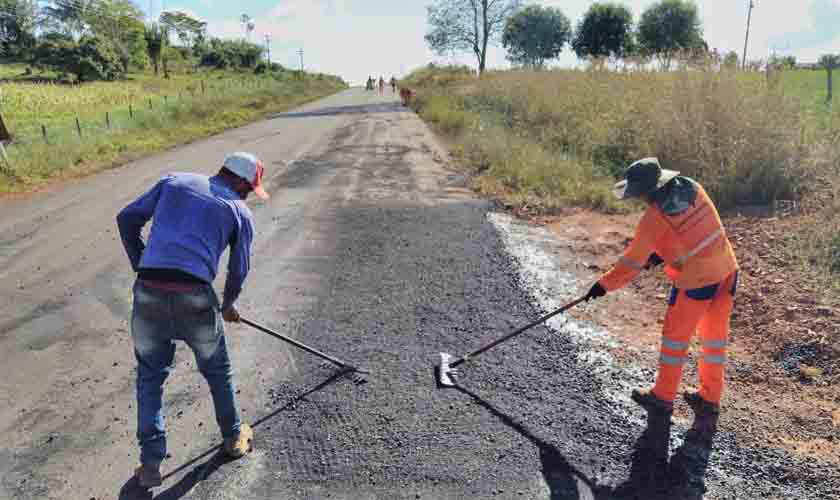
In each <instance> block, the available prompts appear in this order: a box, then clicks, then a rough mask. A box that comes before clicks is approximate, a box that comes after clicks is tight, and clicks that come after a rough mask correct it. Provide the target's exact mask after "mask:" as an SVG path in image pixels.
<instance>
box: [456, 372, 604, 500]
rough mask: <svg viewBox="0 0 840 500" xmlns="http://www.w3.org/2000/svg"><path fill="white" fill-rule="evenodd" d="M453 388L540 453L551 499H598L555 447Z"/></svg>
mask: <svg viewBox="0 0 840 500" xmlns="http://www.w3.org/2000/svg"><path fill="white" fill-rule="evenodd" d="M455 389H457V390H458V391H460V392H462V393H464V394H466V395H467V396H469V397H471V398H473V399H474V400H475V402H476V403H478V404H479V405H481V406H483V407H484V408H486V409H487V410H488V411H490V413H492V414H493V415H495V416H496V417H498V418H499V420H501V421H502V422H503V423H504V424H505V425H507V426H508V427H510V428H511V429H513V430H515V431H516V432H518V433H519V434H521V435H522V436H523V437H525V438H526V439H528V440H529V441H531V442H532V443H534V445H535V446H536V447H537V448H539V450H540V460H541V461H542V473H543V477H544V478H545V483H546V484H547V485H548V488H549V491H550V492H551V500H578V499H595V498H597V499H599V500H600V498H601V497H599V496H595V495H594V491H595V490H597V489H598V487H597V485H595V484H594V483H593V482H592V480H590V479H589V478H588V477H586V476H585V475H584V474H583V473H581V472H580V471H579V470H578V469H577V468H575V466H574V465H572V464H570V463H569V461H568V460H566V457H564V456H563V454H562V453H561V452H560V450H558V449H557V447H555V446H552V445H551V444H549V443H546V442H545V441H543V440H542V439H540V438H539V437H537V436H535V435H534V434H533V433H531V431H529V430H528V429H527V428H525V426H523V425H522V424H521V423H519V422H517V421H516V420H514V419H513V417H511V416H509V415H506V414H505V413H502V412H501V411H499V410H498V409H497V408H495V407H494V406H493V405H492V404H490V403H489V402H487V401H485V400H484V399H482V398H481V396H479V395H477V394H475V393H474V392H472V391H470V390H469V389H467V388H466V387H463V386H462V385H456V386H455Z"/></svg>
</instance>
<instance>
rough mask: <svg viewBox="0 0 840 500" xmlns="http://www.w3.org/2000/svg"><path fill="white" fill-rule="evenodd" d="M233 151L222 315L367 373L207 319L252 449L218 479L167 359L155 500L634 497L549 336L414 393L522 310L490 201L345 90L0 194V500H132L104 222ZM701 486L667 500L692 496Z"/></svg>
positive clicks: (411, 118) (724, 479) (632, 449)
mask: <svg viewBox="0 0 840 500" xmlns="http://www.w3.org/2000/svg"><path fill="white" fill-rule="evenodd" d="M234 150H248V151H251V152H254V153H256V154H257V155H259V156H261V157H262V158H263V159H264V160H266V162H267V164H268V165H269V179H268V188H269V191H271V192H272V193H273V198H272V199H271V200H269V201H268V202H253V204H252V208H253V210H254V214H255V217H256V227H257V234H256V238H255V246H254V250H253V258H252V264H253V271H252V274H251V276H250V277H249V281H248V283H247V285H246V289H245V291H244V293H243V296H242V299H241V301H240V311H241V312H242V313H243V314H244V315H247V316H249V317H251V318H252V319H255V320H257V321H261V322H264V323H266V324H268V325H269V326H271V327H274V328H276V329H278V330H280V331H282V332H284V333H287V334H288V335H290V336H293V337H295V338H297V339H300V340H302V341H304V342H308V343H311V344H312V345H314V346H318V347H320V348H322V349H323V350H326V351H328V352H331V353H332V354H334V355H337V356H339V357H342V358H346V359H348V360H351V361H353V362H356V363H359V364H362V365H364V366H365V367H366V368H368V369H370V370H371V371H372V372H373V373H372V375H370V376H369V379H368V383H366V384H364V385H355V384H354V383H353V382H352V381H350V380H348V379H346V378H343V377H335V376H334V374H335V370H334V369H332V368H330V367H325V366H322V365H321V363H319V361H318V360H317V359H314V358H312V357H311V356H310V355H308V354H306V353H303V352H301V351H299V350H295V349H294V348H291V347H289V346H286V345H284V344H283V343H281V342H279V341H277V340H275V339H272V338H270V337H268V336H265V335H263V334H261V333H259V332H256V331H254V330H252V329H249V328H247V327H245V326H240V325H237V326H233V327H229V328H228V333H227V335H228V338H229V346H230V349H231V352H232V356H233V359H234V364H235V368H236V371H237V374H236V376H237V382H238V385H239V387H240V390H241V392H240V396H239V397H240V400H241V404H242V407H243V411H244V413H245V416H246V418H247V419H248V420H249V421H251V422H254V423H255V430H256V435H257V437H256V440H255V445H256V449H255V451H254V453H252V454H251V455H250V456H248V457H247V458H245V459H243V460H240V461H238V462H231V463H225V461H224V460H221V459H220V458H219V457H218V456H217V455H215V454H214V453H213V448H214V446H215V445H216V444H217V439H218V437H217V435H216V429H215V424H214V420H213V417H212V408H211V405H210V399H209V394H208V391H207V389H206V387H205V384H204V381H203V380H202V379H201V377H200V375H198V373H197V372H196V371H195V367H194V362H193V360H192V359H191V356H190V354H189V352H188V350H186V349H184V348H183V346H181V347H179V351H178V353H177V355H176V358H177V361H176V369H175V373H174V374H173V375H172V376H171V377H170V379H169V381H168V383H167V386H166V397H167V404H168V408H169V412H168V424H169V430H170V441H171V457H170V458H169V459H168V460H167V461H166V462H165V463H164V470H163V471H164V473H165V474H167V479H166V482H165V484H164V486H163V487H162V488H160V489H157V490H155V491H154V492H153V495H154V498H159V499H177V498H202V499H204V498H209V499H238V498H249V499H250V498H254V499H268V498H294V499H309V498H312V499H316V498H318V499H320V498H331V499H347V500H350V499H353V500H356V499H373V498H382V499H385V498H387V499H399V498H411V499H416V498H424V499H425V498H441V499H443V498H446V499H449V498H525V499H543V498H546V499H548V498H550V499H587V498H597V499H600V500H604V499H607V498H616V497H628V498H633V497H637V498H653V497H654V496H655V494H654V493H651V492H649V491H648V489H647V488H648V486H646V485H647V484H648V483H646V482H645V481H647V480H648V479H649V476H651V475H653V476H655V475H656V473H657V470H659V469H661V468H660V467H659V465H660V464H659V463H658V462H657V461H656V457H657V456H659V455H658V454H657V453H656V451H655V449H654V448H656V447H655V446H653V445H651V444H650V443H649V442H648V440H643V439H640V436H641V435H642V432H641V431H642V427H641V426H640V425H639V423H638V422H639V415H638V414H636V415H635V416H633V417H632V418H628V415H626V414H625V413H626V412H624V410H623V409H621V408H618V409H616V403H615V402H614V401H612V400H610V399H609V398H605V397H603V396H601V394H603V393H604V391H603V387H602V386H603V384H604V383H605V382H604V381H603V380H602V379H601V378H599V377H594V376H591V375H590V373H589V370H591V365H590V364H588V363H586V362H585V360H583V361H582V360H581V359H582V358H583V357H584V356H581V351H580V347H579V346H578V345H577V344H575V343H574V342H571V341H569V340H568V339H567V338H565V337H564V336H561V335H557V334H556V333H553V332H552V331H550V330H548V329H547V328H538V329H536V330H535V331H534V332H533V333H532V334H530V335H529V336H527V337H523V338H522V340H521V341H517V342H514V343H511V344H508V345H506V347H505V349H499V350H497V351H493V352H491V353H488V354H487V355H486V356H485V357H483V358H482V362H481V363H479V364H476V365H474V366H471V367H470V372H469V377H466V378H465V380H464V382H463V383H464V386H463V387H461V388H460V389H453V390H448V391H441V390H437V389H436V388H435V386H434V382H433V378H432V368H431V367H432V361H433V360H434V357H435V353H437V352H438V351H440V350H442V349H445V350H447V351H450V352H455V353H461V352H464V351H465V350H467V349H471V348H473V347H475V346H477V345H479V344H481V343H482V342H485V341H487V340H489V339H493V338H495V337H496V336H497V335H498V333H499V331H501V330H504V329H506V328H509V327H510V326H512V325H517V324H521V323H524V322H528V321H530V320H531V319H533V318H534V317H535V314H537V312H538V311H536V310H535V309H534V307H533V305H532V303H531V301H530V300H529V298H528V296H527V294H526V293H524V292H523V291H522V288H521V286H520V275H519V272H518V268H517V265H516V262H515V261H514V260H513V259H512V257H510V256H509V254H508V253H507V252H506V251H505V247H504V243H503V242H502V240H501V239H500V237H499V234H498V233H497V232H496V230H495V229H494V227H493V225H492V224H491V223H490V222H488V219H487V212H488V210H490V208H491V206H490V203H489V202H486V201H482V200H478V199H475V198H474V197H472V196H471V195H470V194H469V193H468V192H467V191H466V190H465V189H464V188H463V182H464V181H463V179H461V178H459V176H458V175H455V174H453V173H451V172H448V171H446V170H445V169H444V168H443V167H442V164H441V158H442V157H443V156H444V154H445V153H443V151H442V150H441V149H440V148H439V146H438V145H437V144H436V142H435V140H434V138H433V137H432V136H431V134H430V133H429V131H428V130H427V129H426V128H425V127H424V125H423V124H422V123H421V122H420V121H419V119H418V118H417V117H416V116H415V115H413V114H412V113H409V112H406V111H405V110H404V109H403V108H401V107H400V106H398V104H397V103H396V99H395V98H394V97H393V96H392V95H390V94H389V95H386V96H384V97H383V96H379V95H377V94H373V93H367V92H364V91H363V90H357V89H353V90H349V91H346V92H344V93H342V94H339V95H336V96H333V97H330V98H327V99H324V100H321V101H319V102H317V103H313V104H311V105H309V106H305V107H303V108H301V109H300V110H296V111H294V112H291V113H286V114H281V115H278V116H276V117H273V118H271V119H269V120H266V121H263V122H260V123H256V124H253V125H250V126H247V127H243V128H240V129H237V130H233V131H230V132H228V133H225V134H222V135H220V136H217V137H214V138H211V139H208V140H205V141H200V142H197V143H195V144H192V145H188V146H185V147H182V148H179V149H177V150H174V151H171V152H168V153H165V154H161V155H157V156H154V157H151V158H148V159H145V160H142V161H138V162H134V163H132V164H129V165H126V166H125V167H123V168H119V169H115V170H112V171H108V172H105V173H102V174H100V175H97V176H94V177H91V178H88V179H84V180H81V181H76V182H73V183H71V184H69V185H65V186H62V187H60V188H55V189H52V190H50V191H48V192H43V193H39V194H36V195H33V196H30V197H28V198H27V199H26V200H16V201H6V202H0V370H2V372H0V373H2V378H0V436H2V437H3V441H4V442H3V446H2V447H0V498H21V499H36V498H39V499H40V498H51V499H52V498H54V499H71V498H83V499H87V498H97V499H99V498H103V499H105V498H107V499H115V498H121V499H129V498H152V494H143V493H141V492H138V491H136V489H135V488H133V484H132V482H131V481H130V480H129V478H130V474H131V471H132V469H133V467H134V466H135V465H136V461H137V455H138V454H137V449H136V444H135V440H134V438H133V434H134V429H135V426H134V419H135V409H134V389H133V384H134V381H133V373H134V358H133V354H132V347H131V341H130V336H129V333H128V323H127V318H128V317H129V312H130V307H129V304H130V296H129V289H130V285H131V282H132V278H133V277H132V274H131V273H130V269H129V266H128V262H127V259H126V257H125V256H124V254H123V251H122V248H121V246H120V244H119V241H118V238H117V236H116V234H115V225H114V222H113V218H114V215H115V213H116V212H117V211H118V210H119V209H120V208H121V207H122V206H123V205H124V204H126V203H127V202H128V201H130V200H131V199H133V198H134V197H135V196H137V195H138V194H139V193H140V192H142V191H143V190H144V189H146V188H147V187H149V186H150V185H151V184H152V183H153V182H154V181H155V180H156V179H157V178H158V177H159V176H160V175H162V174H164V173H166V172H169V171H173V170H187V171H199V172H203V173H208V174H210V173H212V172H214V171H215V170H216V169H217V167H218V165H219V164H220V162H221V159H222V158H223V156H224V155H225V154H226V153H228V152H231V151H234ZM222 279H223V277H220V280H219V283H218V284H219V285H220V284H221V280H222ZM639 413H640V412H639ZM653 442H654V443H655V440H653ZM640 443H641V444H640ZM665 445H666V446H667V443H665ZM728 446H729V448H728V449H733V447H735V446H736V445H728ZM684 448H685V447H683V448H680V449H679V450H677V456H681V457H682V459H683V460H689V461H692V460H693V461H694V462H695V463H700V464H699V465H697V467H696V468H699V469H700V470H701V472H702V471H704V470H705V468H706V466H707V465H708V460H703V457H702V456H699V458H698V456H697V454H694V455H691V454H689V455H686V454H685V449H684ZM680 453H683V455H680ZM684 455H685V456H684ZM701 455H702V454H701ZM686 456H688V458H686ZM692 456H693V457H694V458H692ZM721 467H722V469H721V470H723V469H724V468H725V465H722V466H721ZM736 472H737V471H736ZM640 478H641V479H640ZM714 478H715V481H714V482H713V484H712V485H711V486H712V487H713V489H715V491H718V492H719V493H720V494H716V495H714V497H715V498H764V497H768V498H772V497H773V496H772V495H768V492H772V491H774V490H773V489H772V488H770V486H767V485H764V486H762V487H761V488H757V489H756V490H755V491H754V492H752V493H751V492H750V491H749V488H746V487H745V486H747V485H750V486H751V485H752V484H751V483H752V482H753V479H754V478H746V479H745V478H744V477H743V476H740V475H737V474H729V473H727V472H726V471H724V472H719V473H715V476H714ZM689 482H690V481H687V482H686V484H688V483H689ZM768 484H769V483H768ZM771 486H772V485H771ZM794 486H795V489H793V490H789V491H792V492H807V491H808V487H809V485H808V484H805V483H803V484H799V485H794ZM703 488H704V487H703V484H702V481H700V482H699V483H698V482H696V481H695V482H693V483H692V484H691V485H690V487H689V486H686V487H685V488H684V489H683V490H682V492H681V493H679V494H671V495H669V496H667V498H696V499H699V498H702V496H703ZM768 488H770V489H768ZM780 491H787V490H780ZM785 494H786V495H787V493H785ZM806 496H807V495H806ZM806 496H801V495H800V496H799V497H800V498H805V497H806Z"/></svg>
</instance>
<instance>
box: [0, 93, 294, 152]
mask: <svg viewBox="0 0 840 500" xmlns="http://www.w3.org/2000/svg"><path fill="white" fill-rule="evenodd" d="M280 85H282V82H280V81H277V80H274V79H256V78H253V79H242V80H229V81H224V80H222V81H219V82H212V81H205V80H201V81H200V83H199V84H197V85H192V86H191V87H185V88H184V89H182V90H175V91H173V92H170V93H168V94H159V95H154V96H148V97H144V98H143V99H137V100H136V101H133V102H129V103H127V104H126V105H124V106H119V107H115V108H113V109H110V110H107V111H104V112H100V113H96V114H92V113H86V114H77V115H72V116H68V117H67V118H66V119H63V120H54V119H52V120H44V121H43V122H34V123H33V122H30V123H28V124H26V125H24V126H20V127H17V126H15V124H14V122H13V121H12V122H11V123H10V122H9V121H8V120H7V119H6V117H5V116H2V115H0V119H3V122H4V123H5V124H6V127H7V128H8V131H9V136H10V137H9V140H8V142H7V143H6V146H7V147H8V148H9V150H10V151H12V150H14V149H17V148H25V147H27V146H32V145H55V144H66V143H72V142H84V141H86V140H89V139H92V138H97V137H101V136H103V135H106V134H113V133H120V132H126V131H131V130H133V129H137V128H142V127H143V126H144V121H146V120H148V118H149V117H151V116H154V117H158V118H173V119H176V120H177V117H178V116H173V115H180V113H178V112H179V111H184V110H188V109H189V108H190V107H195V106H198V105H201V104H208V103H212V102H213V101H214V100H218V99H219V98H224V97H232V96H247V95H248V94H256V93H260V92H263V91H265V90H269V89H276V88H277V87H278V86H280Z"/></svg>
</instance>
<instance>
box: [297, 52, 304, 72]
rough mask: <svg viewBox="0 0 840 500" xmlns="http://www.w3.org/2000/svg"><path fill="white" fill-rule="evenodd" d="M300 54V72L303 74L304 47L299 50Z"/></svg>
mask: <svg viewBox="0 0 840 500" xmlns="http://www.w3.org/2000/svg"><path fill="white" fill-rule="evenodd" d="M298 54H300V72H301V74H303V49H300V50H298Z"/></svg>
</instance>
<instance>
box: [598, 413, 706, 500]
mask: <svg viewBox="0 0 840 500" xmlns="http://www.w3.org/2000/svg"><path fill="white" fill-rule="evenodd" d="M703 435H704V432H703V430H702V429H700V428H698V427H697V424H696V423H695V425H694V426H692V428H691V429H690V430H689V431H688V432H687V433H686V436H685V440H684V441H683V444H682V445H681V446H680V447H679V448H677V450H676V451H675V452H674V456H673V457H671V460H670V463H669V461H668V444H669V442H670V438H671V422H670V419H662V418H661V417H657V416H655V415H649V416H648V423H647V428H646V429H645V431H644V432H643V433H642V435H641V436H640V437H639V439H638V440H637V441H636V445H635V446H634V449H633V462H632V466H631V469H630V478H629V479H628V480H627V481H625V482H624V483H622V484H621V485H619V486H618V487H617V488H615V489H613V490H612V491H605V492H603V493H602V496H599V497H598V498H599V500H600V499H604V500H606V499H626V500H674V499H679V500H703V495H704V494H705V492H706V483H705V478H706V470H707V469H708V466H709V459H710V458H711V454H712V442H711V441H710V440H708V439H703V438H702V436H703Z"/></svg>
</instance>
